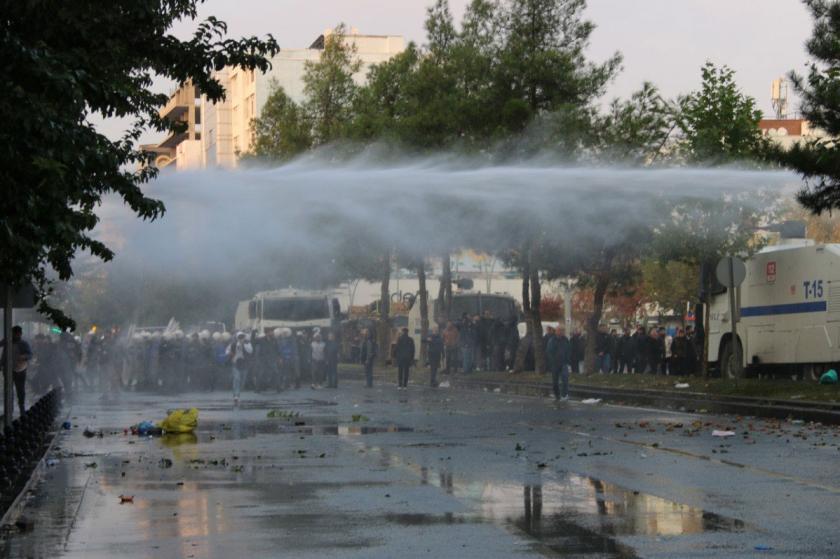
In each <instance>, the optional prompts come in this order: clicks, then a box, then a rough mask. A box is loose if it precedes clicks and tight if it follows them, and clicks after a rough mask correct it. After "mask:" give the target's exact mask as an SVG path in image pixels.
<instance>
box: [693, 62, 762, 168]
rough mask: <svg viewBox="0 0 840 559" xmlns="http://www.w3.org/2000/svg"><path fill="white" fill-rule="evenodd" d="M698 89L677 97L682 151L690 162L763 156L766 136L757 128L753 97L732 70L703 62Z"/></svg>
mask: <svg viewBox="0 0 840 559" xmlns="http://www.w3.org/2000/svg"><path fill="white" fill-rule="evenodd" d="M702 74H703V81H702V85H701V87H700V89H699V90H698V91H695V92H693V93H691V94H689V95H688V96H686V97H685V98H683V99H682V100H681V101H680V113H679V124H680V128H681V130H682V133H683V136H684V137H683V142H682V151H683V153H684V155H685V157H686V159H688V160H689V161H691V162H697V163H713V164H721V163H727V162H731V161H737V160H749V159H757V158H761V157H763V154H764V152H765V151H766V150H767V140H766V139H765V138H764V137H763V136H762V134H761V130H759V128H758V121H759V120H761V111H760V110H758V109H757V108H756V104H755V99H753V98H752V97H749V96H747V95H744V94H743V93H742V92H741V91H740V89H738V85H737V84H736V83H735V71H734V70H732V69H730V68H729V67H727V66H723V67H721V68H718V67H716V66H715V65H714V64H712V63H711V62H707V63H706V65H705V66H703V69H702Z"/></svg>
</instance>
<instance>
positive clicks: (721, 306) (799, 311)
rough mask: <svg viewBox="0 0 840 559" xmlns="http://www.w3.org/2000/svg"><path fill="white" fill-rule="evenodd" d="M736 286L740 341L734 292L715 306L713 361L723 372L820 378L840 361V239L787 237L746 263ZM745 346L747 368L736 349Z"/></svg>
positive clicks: (715, 301) (712, 313)
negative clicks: (773, 371)
mask: <svg viewBox="0 0 840 559" xmlns="http://www.w3.org/2000/svg"><path fill="white" fill-rule="evenodd" d="M745 263H746V268H747V274H746V279H745V280H744V282H743V283H742V284H741V286H740V287H738V288H737V289H736V293H735V294H736V305H735V306H736V312H737V315H738V316H736V317H735V320H736V321H737V335H738V339H737V340H736V341H734V342H733V340H732V335H731V322H730V321H731V320H732V317H731V316H730V314H731V313H730V308H729V294H728V293H727V292H726V290H725V288H721V290H718V292H717V293H716V294H715V295H713V296H712V298H711V300H710V307H709V325H708V336H709V362H710V363H713V364H714V363H717V365H718V366H719V368H720V371H721V376H724V377H730V378H731V377H735V376H737V375H739V374H740V371H744V370H747V371H749V370H751V369H756V368H758V367H760V366H770V367H768V368H772V366H778V368H780V369H784V370H785V371H786V372H792V373H796V374H800V375H803V376H805V377H811V378H816V377H818V376H819V374H821V373H822V372H823V371H824V370H826V369H828V368H830V367H833V366H834V364H837V363H840V244H815V243H814V241H811V240H807V239H787V240H783V241H782V244H780V245H777V246H770V247H767V248H765V249H763V250H761V251H760V252H758V253H757V254H755V255H754V256H753V257H751V258H749V259H747V260H746V262H745ZM734 343H738V344H740V348H741V358H742V363H741V365H742V366H741V367H740V368H739V367H736V365H737V362H736V361H735V357H734V356H735V355H736V353H735V351H734V350H735V346H734Z"/></svg>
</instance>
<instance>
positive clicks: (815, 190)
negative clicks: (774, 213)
mask: <svg viewBox="0 0 840 559" xmlns="http://www.w3.org/2000/svg"><path fill="white" fill-rule="evenodd" d="M805 4H807V5H808V7H809V8H810V10H811V13H812V15H813V16H814V31H813V34H812V35H811V39H810V40H809V41H808V42H807V44H806V47H807V49H808V53H810V55H811V56H812V57H813V58H814V62H812V63H811V65H810V68H809V69H808V75H807V76H802V75H799V74H796V73H793V74H791V78H792V80H793V85H794V89H795V90H796V92H797V93H798V94H799V96H800V98H801V110H802V116H803V117H804V118H805V119H806V120H807V121H808V122H810V123H811V124H812V125H813V126H816V127H818V128H821V129H822V130H824V131H825V132H826V133H827V134H828V136H827V137H824V138H816V139H814V140H812V141H810V142H808V143H806V144H798V145H794V146H793V147H792V148H791V149H790V151H789V152H787V153H781V154H780V159H781V160H782V161H783V162H784V163H786V164H787V165H788V166H790V167H791V168H793V169H795V170H796V171H797V172H799V173H801V174H802V176H803V177H804V178H805V182H806V188H805V189H804V190H802V192H800V193H799V196H798V198H799V201H800V202H801V203H802V205H803V206H805V207H806V208H808V209H809V210H811V211H812V212H814V213H822V212H825V211H831V210H833V209H836V208H840V146H838V145H837V143H836V141H835V138H837V137H838V136H840V112H838V110H837V109H838V107H840V2H837V1H836V0H831V1H829V0H805Z"/></svg>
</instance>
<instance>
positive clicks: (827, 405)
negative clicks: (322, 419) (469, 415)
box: [340, 369, 840, 425]
mask: <svg viewBox="0 0 840 559" xmlns="http://www.w3.org/2000/svg"><path fill="white" fill-rule="evenodd" d="M340 372H341V377H342V378H345V379H348V380H351V379H352V380H362V381H363V380H364V374H362V373H360V372H357V371H355V370H353V369H343V370H340ZM444 378H445V377H444ZM374 379H375V380H376V381H377V382H383V381H385V382H390V381H392V380H393V379H391V378H390V377H388V376H386V375H383V374H382V373H381V371H376V372H374ZM448 380H449V381H450V383H451V385H452V387H453V388H460V389H464V390H484V389H486V390H489V391H492V390H495V389H496V388H498V389H500V391H501V392H503V393H506V394H516V395H519V396H535V397H540V398H548V397H551V396H552V395H553V394H552V389H551V384H549V383H547V382H528V381H515V380H498V381H496V380H478V379H475V380H473V379H470V378H465V377H463V376H461V377H459V376H457V375H456V376H454V377H452V378H449V379H448ZM569 394H570V396H572V397H573V398H579V399H585V398H600V399H601V400H602V401H604V402H608V403H611V404H621V405H627V406H636V407H650V408H657V409H664V410H673V411H682V412H689V413H697V412H700V413H718V414H729V415H742V416H753V417H761V418H767V419H799V420H802V421H813V422H819V423H823V424H826V425H840V403H831V402H812V401H809V400H784V399H773V398H757V397H751V396H725V395H720V396H716V395H712V394H706V393H702V392H671V391H665V390H651V389H627V388H606V387H602V386H593V385H582V384H572V385H570V386H569Z"/></svg>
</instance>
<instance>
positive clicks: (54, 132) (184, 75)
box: [0, 0, 278, 326]
mask: <svg viewBox="0 0 840 559" xmlns="http://www.w3.org/2000/svg"><path fill="white" fill-rule="evenodd" d="M198 3H199V2H198V1H197V0H113V1H112V2H109V3H107V5H105V4H101V3H98V2H65V1H63V0H44V1H39V2H21V1H18V0H4V1H3V2H2V4H1V5H2V13H3V17H2V18H0V26H2V34H0V59H2V60H3V64H2V68H0V79H2V82H3V83H4V84H5V94H4V95H3V99H2V101H0V119H2V121H3V127H2V129H0V145H2V147H0V177H2V179H0V180H2V182H3V185H4V186H3V196H2V197H0V208H2V213H0V220H1V221H0V283H4V284H9V285H14V286H20V285H22V284H24V283H27V282H33V283H34V284H35V285H36V287H37V288H38V293H39V297H40V299H41V305H40V308H41V310H42V311H44V312H47V313H48V314H50V315H52V317H53V318H54V319H55V320H57V321H58V322H59V323H60V324H61V325H64V326H69V325H71V321H70V320H69V319H67V318H66V317H65V316H64V315H63V314H62V313H60V312H59V311H57V310H55V309H50V308H49V305H48V304H47V303H46V302H45V298H46V296H47V295H48V291H49V281H48V277H49V276H50V274H51V273H52V272H53V271H54V272H55V273H56V274H57V275H58V277H59V278H60V279H62V280H66V279H69V278H70V277H71V276H72V275H73V268H72V261H73V258H74V255H76V253H77V251H80V250H86V251H89V252H90V253H92V254H93V255H95V256H97V257H99V258H101V259H103V260H110V259H111V258H112V257H113V252H112V251H111V250H110V249H109V248H108V247H107V246H106V245H105V244H103V243H102V242H101V241H99V240H97V239H95V238H93V237H92V236H91V231H92V230H93V228H94V227H95V225H96V223H97V221H98V218H97V216H96V213H95V211H96V208H97V206H98V205H99V204H100V203H101V201H102V198H103V196H105V195H107V194H109V193H114V194H116V195H118V196H119V197H121V198H122V199H123V200H124V201H125V203H126V204H127V205H128V206H129V207H130V208H131V209H132V210H133V211H134V212H135V213H136V214H137V215H138V216H139V217H140V218H142V219H155V218H157V217H159V216H160V215H161V214H162V213H163V211H164V207H163V204H161V203H160V202H159V201H156V200H152V199H149V198H147V197H146V196H145V195H144V194H143V191H142V189H141V185H142V184H143V183H145V182H147V181H149V180H150V179H151V178H153V177H154V176H155V172H156V171H155V169H154V168H152V167H151V166H145V167H142V168H141V169H140V170H139V171H134V170H132V169H134V168H136V167H137V166H138V164H139V165H142V164H144V163H146V162H147V159H148V157H149V156H147V155H144V154H143V153H142V152H141V151H139V149H138V148H137V145H136V141H137V139H138V138H139V136H140V134H141V133H142V132H143V131H145V130H147V129H149V128H151V129H154V130H158V131H169V130H172V129H174V128H175V125H174V124H173V123H171V122H169V121H167V120H164V119H161V118H160V117H159V115H158V109H159V108H160V107H161V106H163V105H164V104H165V103H166V102H167V99H168V97H167V95H165V94H161V93H157V92H156V90H155V89H154V87H153V86H154V81H155V79H158V78H163V79H167V80H172V81H174V82H176V83H183V82H186V81H188V80H189V81H192V82H193V83H194V84H195V85H196V86H198V88H199V89H200V90H201V91H202V92H203V93H204V94H206V95H207V97H208V99H210V100H211V101H217V100H220V99H222V97H223V96H224V90H223V88H222V85H221V84H220V83H219V82H218V81H217V80H216V79H215V78H214V77H213V75H212V73H213V71H214V70H220V69H222V68H223V67H225V66H229V65H233V66H241V67H245V68H257V69H259V70H266V69H267V68H268V66H269V62H268V59H267V56H268V55H273V54H274V53H275V52H276V51H277V50H278V48H277V45H276V43H275V41H274V40H273V39H272V38H271V37H270V36H269V37H268V38H267V39H258V38H255V37H250V38H246V39H242V40H238V41H235V40H230V39H226V38H225V33H226V29H227V28H226V25H225V24H224V22H221V21H218V20H217V19H215V18H213V17H210V18H208V19H207V20H206V21H203V22H201V23H200V24H199V25H198V27H197V29H196V31H195V32H194V34H193V36H192V37H191V38H190V39H188V40H185V41H182V40H179V39H177V38H176V37H175V36H173V35H172V34H171V33H170V32H169V30H170V29H171V27H172V26H173V24H175V23H176V22H178V21H181V20H185V19H187V20H194V19H196V18H197V5H198ZM93 115H101V116H102V117H116V118H126V119H128V120H129V123H130V124H129V126H128V130H127V131H126V132H125V134H124V135H123V136H122V137H121V138H119V139H117V140H110V139H108V138H107V137H105V136H104V135H103V134H101V133H100V132H99V131H97V129H96V128H95V127H94V125H93V124H91V121H90V119H91V117H92V116H93Z"/></svg>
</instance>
